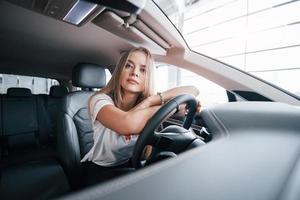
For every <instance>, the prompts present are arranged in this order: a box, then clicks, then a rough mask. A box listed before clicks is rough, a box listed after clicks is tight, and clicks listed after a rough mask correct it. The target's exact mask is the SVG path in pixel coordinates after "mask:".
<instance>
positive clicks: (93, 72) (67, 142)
mask: <svg viewBox="0 0 300 200" xmlns="http://www.w3.org/2000/svg"><path fill="white" fill-rule="evenodd" d="M72 84H73V86H75V87H80V88H82V90H80V91H75V92H70V93H68V94H67V95H65V96H64V98H63V101H62V110H61V111H60V113H59V120H58V126H57V131H58V134H57V145H58V154H59V158H60V162H61V164H62V166H63V168H64V170H65V172H66V174H67V176H68V178H69V181H70V183H71V185H72V186H73V188H76V187H78V186H79V185H82V181H83V173H82V170H83V169H82V168H83V167H82V163H81V162H80V160H81V159H82V158H83V156H84V155H85V154H86V153H87V152H88V151H89V150H90V149H91V147H92V146H93V128H92V123H91V120H90V117H89V114H88V99H89V98H90V96H91V95H92V94H94V92H93V91H92V88H102V87H103V86H105V84H106V75H105V69H104V68H103V67H100V66H97V65H94V64H86V63H81V64H78V65H76V66H75V67H74V68H73V72H72Z"/></svg>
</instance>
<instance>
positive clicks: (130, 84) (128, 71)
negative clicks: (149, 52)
mask: <svg viewBox="0 0 300 200" xmlns="http://www.w3.org/2000/svg"><path fill="white" fill-rule="evenodd" d="M146 65H147V57H146V54H145V53H143V52H140V51H135V52H133V53H131V55H130V56H129V58H128V61H127V63H126V64H125V67H124V69H123V72H122V74H121V87H122V89H123V91H124V92H125V93H126V92H129V93H141V92H143V91H144V90H145V79H146V70H147V66H146Z"/></svg>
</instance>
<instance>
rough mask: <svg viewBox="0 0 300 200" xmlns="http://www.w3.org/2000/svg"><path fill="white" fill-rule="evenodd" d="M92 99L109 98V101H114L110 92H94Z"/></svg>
mask: <svg viewBox="0 0 300 200" xmlns="http://www.w3.org/2000/svg"><path fill="white" fill-rule="evenodd" d="M91 100H94V101H95V100H96V101H98V100H108V101H111V102H112V101H113V100H112V98H111V97H110V96H109V95H108V94H105V93H96V94H94V95H93V96H91Z"/></svg>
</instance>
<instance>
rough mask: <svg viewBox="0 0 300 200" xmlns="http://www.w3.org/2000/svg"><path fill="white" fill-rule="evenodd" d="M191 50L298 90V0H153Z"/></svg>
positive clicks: (299, 41) (299, 18)
mask: <svg viewBox="0 0 300 200" xmlns="http://www.w3.org/2000/svg"><path fill="white" fill-rule="evenodd" d="M154 2H155V3H156V4H157V5H158V6H160V8H161V9H162V10H163V11H164V12H165V14H166V15H167V16H168V17H169V19H170V20H171V21H172V23H173V24H174V25H175V26H176V27H177V29H178V30H179V31H180V32H181V34H182V35H183V37H184V39H185V41H186V42H187V44H188V45H189V48H190V49H192V50H193V51H196V52H199V53H201V54H204V55H207V56H209V57H212V58H215V59H217V60H220V61H222V62H224V63H227V64H230V65H232V66H234V67H236V68H239V69H242V70H244V71H246V72H248V73H251V74H253V75H255V76H257V77H260V78H262V79H264V80H266V81H269V82H271V83H273V84H275V85H277V86H279V87H282V88H284V89H286V90H288V91H290V92H292V93H294V94H296V95H298V96H300V79H299V77H300V59H299V56H300V54H299V53H300V37H299V35H300V12H299V10H300V1H299V0H296V1H295V0H294V1H288V0H264V1H258V0H201V1H200V0H176V1H173V0H154Z"/></svg>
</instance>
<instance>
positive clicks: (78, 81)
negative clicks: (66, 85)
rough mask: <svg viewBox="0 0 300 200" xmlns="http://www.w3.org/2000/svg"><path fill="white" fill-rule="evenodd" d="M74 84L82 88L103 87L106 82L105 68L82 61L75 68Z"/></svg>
mask: <svg viewBox="0 0 300 200" xmlns="http://www.w3.org/2000/svg"><path fill="white" fill-rule="evenodd" d="M72 84H73V86H75V87H81V88H102V87H104V86H105V84H106V75H105V68H104V67H101V66H98V65H95V64H89V63H80V64H77V65H76V66H75V67H74V68H73V72H72Z"/></svg>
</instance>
